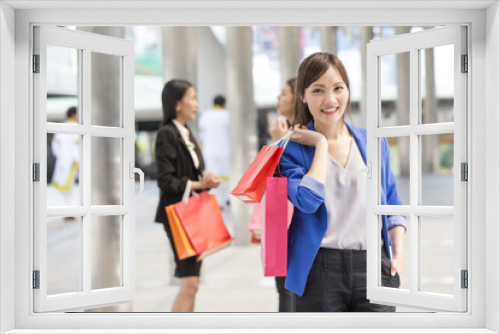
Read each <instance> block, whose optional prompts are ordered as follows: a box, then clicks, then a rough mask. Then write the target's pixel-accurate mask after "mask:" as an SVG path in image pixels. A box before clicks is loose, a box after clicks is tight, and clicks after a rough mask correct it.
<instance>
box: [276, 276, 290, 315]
mask: <svg viewBox="0 0 500 334" xmlns="http://www.w3.org/2000/svg"><path fill="white" fill-rule="evenodd" d="M275 279H276V290H278V295H279V304H278V311H279V312H292V292H290V291H289V290H287V289H285V279H286V276H276V277H275Z"/></svg>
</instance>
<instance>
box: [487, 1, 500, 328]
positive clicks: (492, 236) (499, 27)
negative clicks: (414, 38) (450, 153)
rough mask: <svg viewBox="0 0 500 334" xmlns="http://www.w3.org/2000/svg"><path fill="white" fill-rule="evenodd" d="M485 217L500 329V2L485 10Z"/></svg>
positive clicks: (490, 324)
mask: <svg viewBox="0 0 500 334" xmlns="http://www.w3.org/2000/svg"><path fill="white" fill-rule="evenodd" d="M486 73H487V75H486V87H487V88H486V120H487V122H486V164H485V165H486V173H485V174H486V179H487V182H486V189H485V190H486V217H487V219H490V220H491V221H493V222H495V223H494V224H490V225H489V229H487V230H486V252H487V253H489V254H497V256H496V257H494V256H493V257H491V258H492V259H493V261H496V263H495V264H493V263H490V262H487V263H486V275H485V276H486V292H487V293H486V300H487V305H488V304H489V305H494V306H495V307H490V308H487V309H486V328H488V329H490V330H493V331H495V332H496V333H498V332H500V317H499V314H500V309H499V307H498V306H499V304H498V302H496V303H494V302H492V301H498V300H499V299H500V284H499V282H500V271H499V269H500V266H499V261H500V256H498V255H499V254H500V247H499V244H498V238H499V235H500V228H499V224H498V222H500V207H499V205H498V203H500V177H499V176H500V175H499V171H498V166H499V165H500V159H499V156H500V135H499V130H498V129H499V128H500V117H499V114H500V95H499V94H498V91H499V90H500V84H499V82H500V6H499V4H498V3H496V4H494V5H492V6H490V7H489V8H488V9H487V12H486Z"/></svg>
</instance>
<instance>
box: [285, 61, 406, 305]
mask: <svg viewBox="0 0 500 334" xmlns="http://www.w3.org/2000/svg"><path fill="white" fill-rule="evenodd" d="M341 73H342V75H341ZM297 101H298V102H297V103H298V106H297V109H298V110H297V112H298V114H299V115H300V119H302V120H307V119H308V118H311V120H310V121H309V122H308V124H307V127H306V126H303V127H300V126H299V125H297V126H295V127H294V134H293V135H292V136H291V141H292V142H294V143H290V144H289V145H288V146H287V148H286V149H285V151H284V153H283V156H282V158H281V162H280V172H281V174H282V175H284V176H286V177H287V178H288V181H289V183H288V194H289V198H290V200H291V202H292V203H293V205H294V207H295V210H294V215H293V217H292V223H291V225H290V232H289V234H290V239H293V240H294V242H291V243H290V244H289V247H288V255H289V259H288V261H289V262H288V271H287V279H286V281H285V288H287V289H289V290H290V291H292V292H293V293H294V296H293V297H294V303H292V305H293V306H294V308H295V309H294V311H299V312H394V311H395V307H393V306H387V305H378V304H374V303H373V304H372V303H370V301H369V300H368V299H367V298H366V282H367V280H366V269H367V265H366V263H367V262H366V249H367V248H366V244H367V243H366V234H367V233H366V227H367V224H366V217H367V214H366V213H367V212H366V207H367V205H366V198H364V197H363V196H362V195H361V194H359V193H358V191H357V187H356V182H357V175H358V173H359V172H360V171H361V170H362V169H364V168H366V130H365V129H361V128H358V127H355V126H353V125H349V124H348V123H345V122H344V112H345V110H346V108H347V106H348V101H349V80H348V79H347V73H346V71H345V69H344V66H343V64H342V62H341V61H340V60H339V59H338V58H337V57H336V56H335V55H333V54H330V53H314V54H312V55H311V56H309V57H307V58H306V59H305V60H304V61H303V62H302V64H301V65H300V66H299V70H298V76H297ZM385 146H386V147H384V148H383V149H385V155H384V156H383V159H384V160H385V161H386V162H388V161H389V153H388V147H387V142H385ZM382 187H383V189H385V190H386V191H385V192H382V194H383V195H382V196H383V198H382V202H386V203H388V204H391V205H400V204H401V200H400V199H399V196H398V194H397V190H396V187H395V179H394V176H393V175H392V172H389V177H388V178H386V179H385V183H384V184H382ZM385 194H391V195H390V196H386V195H385ZM390 218H391V219H390V220H388V219H386V217H385V216H384V220H383V221H384V224H383V226H382V231H381V232H382V236H383V238H384V242H385V244H386V245H388V246H387V247H386V250H387V251H388V252H387V253H385V252H383V254H384V255H385V256H384V257H383V258H382V261H383V262H384V265H385V267H386V268H387V270H386V271H384V275H383V277H382V280H383V282H384V286H389V287H396V288H397V287H399V274H398V269H401V266H399V267H398V258H401V259H402V258H403V251H404V244H403V242H404V239H403V236H404V230H405V229H406V226H405V225H406V222H405V219H404V217H402V216H390ZM389 221H390V223H389ZM389 233H390V234H391V239H392V240H390V239H389ZM379 234H380V231H379ZM391 241H392V245H393V247H392V252H391V251H390V250H391V248H390V247H391ZM401 262H402V261H401ZM334 282H337V283H334ZM325 296H326V297H325Z"/></svg>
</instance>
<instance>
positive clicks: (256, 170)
mask: <svg viewBox="0 0 500 334" xmlns="http://www.w3.org/2000/svg"><path fill="white" fill-rule="evenodd" d="M281 153H283V148H282V147H279V146H277V145H275V146H269V147H268V146H265V145H264V147H262V149H261V150H260V152H259V154H258V155H257V157H256V158H255V159H254V160H253V161H252V163H251V164H250V166H249V167H248V169H247V170H246V172H245V173H244V174H243V176H242V177H241V179H240V180H239V181H238V184H237V185H236V187H235V188H234V189H233V190H232V191H231V195H234V196H236V197H237V198H238V199H240V200H242V201H243V202H246V203H258V202H260V201H261V199H262V196H264V193H265V192H266V186H267V183H266V182H267V181H266V180H267V178H268V177H269V176H272V175H273V173H274V170H275V168H276V166H278V162H279V161H280V158H281Z"/></svg>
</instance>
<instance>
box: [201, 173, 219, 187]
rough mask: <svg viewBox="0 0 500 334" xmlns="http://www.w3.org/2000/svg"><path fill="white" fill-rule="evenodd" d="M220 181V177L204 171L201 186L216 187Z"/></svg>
mask: <svg viewBox="0 0 500 334" xmlns="http://www.w3.org/2000/svg"><path fill="white" fill-rule="evenodd" d="M220 183H221V179H220V177H218V176H217V175H215V174H214V173H206V174H204V175H203V187H204V188H209V189H212V188H217V187H218V186H219V185H220Z"/></svg>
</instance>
